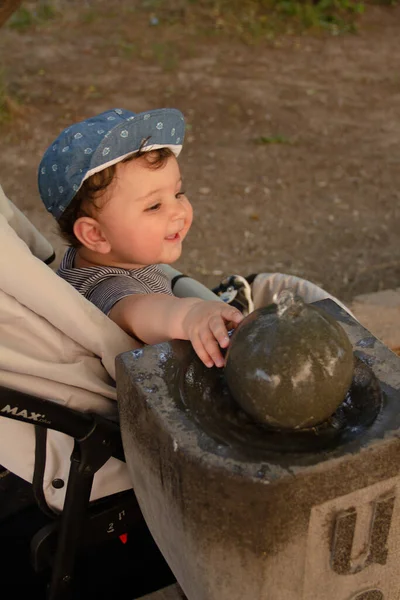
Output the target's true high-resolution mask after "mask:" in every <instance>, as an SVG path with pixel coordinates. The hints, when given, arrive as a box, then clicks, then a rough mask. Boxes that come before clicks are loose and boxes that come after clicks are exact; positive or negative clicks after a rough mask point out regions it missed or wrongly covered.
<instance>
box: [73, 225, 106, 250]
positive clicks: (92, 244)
mask: <svg viewBox="0 0 400 600" xmlns="http://www.w3.org/2000/svg"><path fill="white" fill-rule="evenodd" d="M74 234H75V236H76V237H77V238H78V240H79V241H80V243H81V244H82V245H83V246H85V247H86V248H88V249H89V250H91V251H92V252H99V253H100V254H107V253H108V252H110V250H111V247H110V244H109V242H108V241H107V238H106V237H105V236H104V234H103V232H102V229H101V226H100V224H99V222H98V221H96V219H93V218H92V217H79V219H77V220H76V221H75V223H74Z"/></svg>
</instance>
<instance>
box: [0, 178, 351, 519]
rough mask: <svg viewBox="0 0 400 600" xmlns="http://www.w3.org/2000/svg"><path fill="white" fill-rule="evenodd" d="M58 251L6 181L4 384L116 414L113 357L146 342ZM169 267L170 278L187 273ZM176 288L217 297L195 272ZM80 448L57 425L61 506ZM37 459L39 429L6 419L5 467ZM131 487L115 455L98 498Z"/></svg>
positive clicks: (47, 489)
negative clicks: (72, 279) (114, 317)
mask: <svg viewBox="0 0 400 600" xmlns="http://www.w3.org/2000/svg"><path fill="white" fill-rule="evenodd" d="M51 254H52V247H51V246H50V244H49V243H48V242H47V241H46V240H45V239H44V238H43V236H42V235H41V234H40V233H39V232H38V231H37V230H36V229H35V228H34V227H33V225H32V224H31V223H30V222H29V221H28V220H27V219H26V217H25V216H24V215H23V214H22V213H21V212H20V211H19V210H18V209H17V208H16V207H15V206H14V205H13V204H12V202H10V201H9V200H8V199H7V198H6V197H5V195H4V193H3V190H2V188H1V186H0V385H4V386H7V387H10V388H13V389H16V390H19V391H23V392H27V393H29V394H33V395H37V396H39V397H42V398H46V399H49V400H52V401H54V402H58V403H61V404H64V405H67V406H69V407H71V408H74V409H77V410H81V411H92V412H97V413H99V414H102V415H104V416H107V417H109V418H111V419H115V418H116V417H117V405H116V402H115V400H116V393H115V384H114V378H115V366H114V359H115V356H116V355H117V354H119V353H121V352H125V351H127V350H131V349H134V348H137V347H138V344H137V342H135V340H133V338H131V337H129V336H128V335H126V334H125V333H124V332H123V331H122V330H121V329H120V328H119V327H118V326H117V325H116V324H115V323H113V322H112V321H111V320H110V319H109V318H108V317H106V316H105V315H104V314H103V313H102V312H101V311H100V310H98V309H97V308H96V307H95V306H94V305H93V304H91V303H90V302H88V301H87V300H86V299H85V298H83V297H82V296H81V295H80V294H79V293H78V292H77V291H76V290H75V289H74V288H72V287H71V286H70V285H69V284H68V283H67V282H66V281H64V280H62V279H60V278H59V277H58V276H57V275H56V274H55V273H54V272H53V271H52V270H51V268H50V267H48V266H47V265H46V264H44V263H43V262H42V260H46V259H47V258H49V256H50V255H51ZM162 266H163V268H164V269H165V271H166V273H167V275H168V276H169V277H170V278H171V279H172V278H173V277H175V276H176V275H179V274H181V273H180V271H177V270H176V269H173V268H172V267H169V266H167V265H162ZM252 287H253V296H254V301H255V307H256V308H257V307H259V306H263V305H265V304H269V303H271V302H272V301H273V298H274V294H275V293H276V292H277V291H280V290H281V289H283V288H286V287H292V288H294V289H295V291H297V292H298V293H300V294H301V295H302V296H303V297H304V299H305V301H306V302H313V301H316V300H321V299H324V298H332V299H333V300H335V301H336V302H337V303H339V304H341V303H340V302H339V301H338V300H337V299H336V298H334V297H332V296H330V295H329V294H327V293H326V292H325V291H324V290H322V289H321V288H319V287H317V286H315V285H313V284H312V283H310V282H308V281H305V280H303V279H300V278H298V277H293V276H289V275H285V274H280V273H270V274H260V275H258V276H257V277H256V279H255V281H254V283H253V286H252ZM174 293H175V294H176V295H178V296H199V297H202V298H205V299H213V298H214V299H218V297H217V296H215V295H214V294H213V293H212V292H211V291H210V290H208V289H207V288H206V287H205V286H204V285H202V284H201V283H199V282H197V281H195V280H194V279H191V278H182V279H180V280H179V281H178V283H177V285H176V287H175V288H174ZM341 306H343V305H341ZM343 307H344V306H343ZM344 308H345V307H344ZM72 447H73V440H72V438H70V437H68V436H66V435H65V434H62V433H59V432H55V431H51V430H49V431H48V439H47V461H46V470H45V477H44V493H45V497H46V500H47V502H48V504H49V505H50V506H51V507H52V508H54V509H58V510H61V509H62V506H63V503H64V496H65V491H66V486H64V487H63V488H62V489H55V488H54V487H53V486H52V481H53V480H54V479H62V480H64V481H67V479H68V472H69V467H70V455H71V451H72ZM34 456H35V438H34V426H33V425H28V424H26V423H21V422H18V421H14V420H11V419H6V418H4V417H1V416H0V464H1V465H3V466H4V467H6V468H7V469H9V470H10V471H11V472H13V473H15V474H16V475H19V476H20V477H22V478H23V479H25V480H26V481H32V477H33V469H34ZM130 487H131V483H130V481H129V477H128V473H127V469H126V466H125V463H123V462H121V461H118V460H116V459H113V458H112V459H110V460H109V461H108V462H107V463H106V464H105V465H104V466H103V467H102V468H101V469H100V470H99V471H98V472H97V474H96V476H95V479H94V485H93V490H92V495H91V499H92V500H95V499H97V498H101V497H103V496H107V495H109V494H113V493H116V492H119V491H122V490H125V489H129V488H130Z"/></svg>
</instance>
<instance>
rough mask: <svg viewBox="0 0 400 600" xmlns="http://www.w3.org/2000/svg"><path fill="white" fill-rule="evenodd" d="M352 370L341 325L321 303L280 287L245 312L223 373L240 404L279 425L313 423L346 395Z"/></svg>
mask: <svg viewBox="0 0 400 600" xmlns="http://www.w3.org/2000/svg"><path fill="white" fill-rule="evenodd" d="M353 370H354V357H353V349H352V346H351V343H350V340H349V338H348V336H347V334H346V332H345V331H344V329H343V328H342V326H341V325H340V324H339V323H338V322H337V321H336V320H335V319H334V318H333V317H332V316H330V315H329V314H328V313H326V312H325V311H323V310H322V309H320V308H318V307H316V306H312V305H309V304H305V303H304V302H303V301H302V299H301V298H299V297H297V296H295V295H294V294H293V293H292V292H290V291H288V290H285V291H283V292H281V294H280V295H279V297H278V299H277V303H276V304H272V305H270V306H268V307H265V308H260V309H257V310H255V311H254V312H252V313H251V314H250V315H248V316H247V317H246V318H245V319H244V320H243V321H242V322H241V323H240V325H239V326H238V327H237V329H236V330H235V332H234V333H233V335H232V337H231V342H230V345H229V348H228V351H227V354H226V363H225V378H226V382H227V385H228V388H229V391H230V393H231V394H232V396H233V398H234V399H235V400H236V402H237V403H238V404H239V405H240V407H241V408H242V409H243V410H244V411H245V412H246V413H247V414H248V415H250V416H251V417H252V419H253V420H254V421H256V422H258V423H262V424H264V425H268V426H270V427H273V428H278V429H302V428H309V427H313V426H315V425H317V424H319V423H321V422H323V421H325V420H326V419H328V418H329V417H330V416H331V415H332V414H333V413H334V412H335V411H336V409H337V408H338V406H339V405H340V404H341V403H342V402H343V400H344V399H345V396H346V393H347V391H348V389H349V387H350V385H351V382H352V378H353Z"/></svg>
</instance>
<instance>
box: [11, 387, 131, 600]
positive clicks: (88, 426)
mask: <svg viewBox="0 0 400 600" xmlns="http://www.w3.org/2000/svg"><path fill="white" fill-rule="evenodd" d="M0 415H1V416H3V417H6V418H10V419H15V420H19V421H23V422H25V423H30V424H32V423H34V425H35V439H36V447H35V470H34V477H33V481H32V488H33V494H34V497H35V500H36V502H37V504H38V506H39V508H40V509H41V511H42V512H44V513H45V514H46V515H47V516H49V517H51V518H52V519H53V521H52V522H51V523H50V524H49V525H46V526H44V527H42V529H40V530H39V531H38V532H37V533H36V534H35V535H34V537H33V538H32V541H31V554H32V562H33V567H34V569H35V571H36V572H39V571H43V570H44V569H45V568H48V567H50V568H51V579H50V583H49V586H48V591H47V600H72V598H75V597H76V596H74V585H75V577H74V566H75V561H76V556H77V552H78V550H79V549H80V548H81V547H82V546H85V545H87V544H89V543H91V544H93V543H94V542H99V541H102V540H104V539H110V537H116V536H119V535H122V534H123V533H125V532H126V530H127V527H128V526H129V525H132V524H133V523H135V522H137V521H139V520H143V517H142V514H141V511H140V508H139V505H138V503H137V500H136V497H135V494H134V492H133V490H127V491H125V492H119V493H117V494H113V495H112V496H108V497H105V498H102V499H100V500H97V501H95V502H92V503H90V493H91V489H92V484H93V479H94V476H95V474H96V472H97V471H98V470H99V469H100V468H101V467H102V466H103V465H104V464H105V463H106V462H107V460H108V459H109V458H110V457H111V456H114V457H116V458H119V459H120V460H124V455H123V449H122V443H121V436H120V430H119V426H118V424H117V423H115V422H113V421H110V420H108V419H106V418H104V417H101V416H100V415H98V414H91V413H83V412H78V411H76V410H73V409H71V408H67V407H65V406H62V405H60V404H56V403H54V402H52V401H49V400H43V399H42V398H38V397H36V396H31V395H29V394H26V393H24V392H19V391H16V390H14V389H10V388H7V387H3V386H0ZM47 429H54V430H56V431H59V432H62V433H65V434H67V435H69V436H71V437H72V438H74V441H75V443H74V448H73V451H72V454H71V457H70V460H71V466H70V471H69V477H68V482H67V489H66V496H65V503H64V508H63V510H62V512H61V513H60V514H58V513H56V512H55V511H53V510H52V509H51V508H50V507H49V506H48V504H47V503H46V500H45V496H44V493H43V475H44V467H45V462H46V438H47ZM53 485H54V486H55V487H57V486H58V487H62V486H63V482H62V480H54V481H53Z"/></svg>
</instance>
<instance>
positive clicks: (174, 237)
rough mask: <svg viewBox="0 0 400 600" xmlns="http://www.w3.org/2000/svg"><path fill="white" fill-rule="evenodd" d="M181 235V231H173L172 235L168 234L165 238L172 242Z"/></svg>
mask: <svg viewBox="0 0 400 600" xmlns="http://www.w3.org/2000/svg"><path fill="white" fill-rule="evenodd" d="M180 238H181V236H180V235H179V233H173V234H172V235H167V237H166V238H165V239H166V240H169V241H171V242H176V241H178V240H180Z"/></svg>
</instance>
